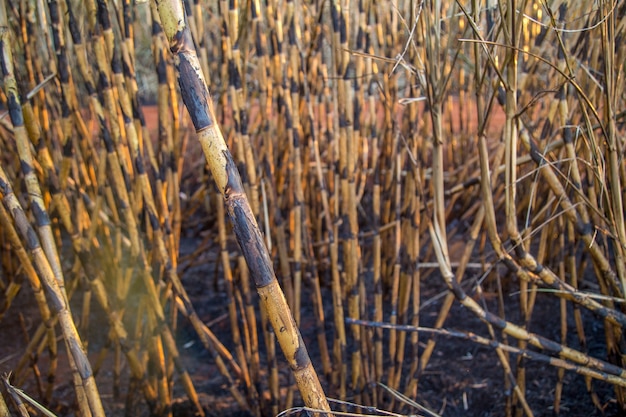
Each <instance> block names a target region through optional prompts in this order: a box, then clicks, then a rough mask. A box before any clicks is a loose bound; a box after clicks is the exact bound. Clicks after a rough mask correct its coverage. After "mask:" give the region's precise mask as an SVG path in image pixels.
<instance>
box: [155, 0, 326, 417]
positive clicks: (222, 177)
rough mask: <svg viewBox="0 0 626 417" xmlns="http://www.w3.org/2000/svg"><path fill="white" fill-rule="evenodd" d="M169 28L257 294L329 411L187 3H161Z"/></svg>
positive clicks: (304, 380) (301, 374) (313, 399)
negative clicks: (207, 77)
mask: <svg viewBox="0 0 626 417" xmlns="http://www.w3.org/2000/svg"><path fill="white" fill-rule="evenodd" d="M157 6H158V11H159V14H160V16H161V22H162V24H163V29H164V31H165V34H166V36H167V38H168V40H169V43H170V49H171V50H172V53H173V54H174V56H175V59H176V67H177V69H178V80H179V84H180V87H181V92H182V97H183V102H184V103H185V105H186V106H187V109H188V111H189V114H190V116H191V119H192V122H193V124H194V127H195V129H196V132H197V134H198V139H199V141H200V143H201V145H202V149H203V151H204V154H205V158H206V159H207V162H208V164H209V167H210V169H211V173H212V175H213V178H214V180H215V182H216V184H217V187H218V189H219V190H220V192H221V193H222V195H223V196H224V200H225V203H226V207H227V211H228V215H229V217H230V219H231V222H232V223H233V228H234V231H235V235H236V237H237V241H238V242H239V244H240V246H241V250H242V252H243V254H244V256H245V258H246V262H247V263H248V267H249V269H250V273H251V275H252V277H253V279H254V281H255V283H256V286H257V291H258V293H259V296H260V297H261V302H262V303H263V304H264V306H265V308H266V309H267V312H268V318H269V321H270V322H271V323H272V326H273V328H274V331H275V332H276V335H277V337H278V341H279V344H280V346H281V348H282V350H283V353H284V354H285V357H286V358H287V361H288V362H289V365H290V366H291V369H292V371H293V374H294V377H295V379H296V382H297V384H298V387H299V388H300V392H301V394H302V397H303V399H304V402H305V404H306V405H307V406H309V407H311V408H314V409H317V410H321V411H323V412H329V411H330V407H329V405H328V402H327V400H326V397H325V395H324V391H323V390H322V387H321V385H320V382H319V379H318V377H317V374H316V372H315V370H314V368H313V365H312V363H311V359H310V358H309V355H308V352H307V350H306V347H305V345H304V341H303V340H302V336H301V335H300V332H299V330H298V328H297V326H296V324H295V321H294V319H293V316H292V315H291V312H290V310H289V307H288V306H287V303H286V300H285V297H284V295H283V292H282V290H281V289H280V286H279V285H278V281H277V280H276V277H275V275H274V270H273V266H272V262H271V260H270V257H269V253H268V252H267V248H266V246H265V243H264V242H263V237H262V235H261V231H260V230H259V227H258V225H257V223H256V219H255V217H254V215H253V214H252V210H251V207H250V204H249V203H248V200H247V197H246V195H245V193H244V191H243V186H242V183H241V179H240V177H239V173H238V172H237V169H236V167H235V164H234V161H233V159H232V156H231V154H230V151H229V150H228V148H227V146H226V143H225V141H224V138H223V136H222V133H221V131H220V129H219V126H218V125H217V121H216V118H215V114H214V112H213V109H212V105H211V97H210V95H209V92H208V89H207V86H206V82H205V81H204V76H203V74H202V72H201V67H200V65H199V62H198V58H197V55H196V52H195V48H194V46H193V43H192V40H191V33H190V32H189V27H188V26H187V25H186V21H185V16H184V10H183V6H182V3H181V2H179V1H176V0H171V1H162V2H158V3H157Z"/></svg>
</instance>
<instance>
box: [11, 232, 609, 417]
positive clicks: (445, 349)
mask: <svg viewBox="0 0 626 417" xmlns="http://www.w3.org/2000/svg"><path fill="white" fill-rule="evenodd" d="M200 243H201V241H200V240H199V239H196V238H185V239H183V241H182V245H181V247H182V252H183V256H182V257H181V259H183V260H184V259H185V257H184V253H192V252H193V251H194V250H195V249H197V247H198V245H199V244H200ZM213 249H215V248H213ZM210 258H212V256H210ZM219 274H220V271H219V268H216V266H215V263H213V262H211V261H207V262H202V263H201V264H200V265H195V266H192V267H190V268H188V269H187V270H186V271H185V273H184V275H183V279H184V285H185V287H186V288H187V289H188V291H189V294H190V296H191V298H192V301H193V303H194V305H195V307H196V309H197V312H198V314H199V316H200V318H201V319H202V320H203V321H204V322H205V323H210V327H211V329H212V330H213V331H214V332H215V333H216V334H217V335H218V336H219V337H220V339H221V340H222V341H223V342H224V343H225V344H226V346H227V347H229V348H230V347H232V343H231V338H230V325H229V320H228V318H227V316H226V315H225V312H226V311H227V310H226V305H225V300H226V293H225V290H224V286H223V282H222V280H221V278H220V275H219ZM510 279H511V278H510V277H506V276H503V278H502V282H503V283H504V284H505V285H504V296H505V297H508V299H507V303H506V311H505V313H506V317H507V318H508V319H509V320H511V321H514V322H516V321H517V320H518V318H519V313H518V308H517V307H518V306H517V305H516V302H515V300H516V299H517V298H516V297H515V296H511V295H510V294H507V285H506V282H507V280H510ZM468 282H470V281H469V280H468ZM515 287H516V286H515V285H511V288H515ZM484 288H485V292H484V293H483V297H482V300H481V301H482V302H484V305H485V306H486V308H487V309H489V310H491V311H494V312H496V311H497V293H496V292H495V288H496V286H495V283H490V282H487V283H486V284H485V285H484ZM444 289H445V288H444V286H443V284H442V282H441V280H440V279H439V277H438V275H437V274H436V272H434V271H433V273H430V274H428V275H427V276H426V277H425V279H424V281H423V283H422V297H423V298H422V299H423V300H424V301H426V300H431V299H432V300H435V301H433V302H432V303H431V304H430V305H428V306H426V307H425V308H424V309H423V310H422V312H421V318H420V321H421V325H422V326H425V327H429V326H432V324H433V323H434V321H435V318H436V315H437V313H438V310H439V307H440V305H441V300H442V299H441V298H437V296H438V295H440V294H442V293H443V291H444ZM323 291H324V294H323V297H324V299H330V297H331V294H330V292H329V289H328V288H324V290H323ZM74 301H75V303H74V315H75V316H78V313H77V312H78V311H80V306H81V300H80V297H79V298H78V299H75V300H74ZM255 301H256V300H255ZM509 301H510V302H509ZM93 305H94V307H93V313H92V318H91V320H92V322H91V325H90V326H89V331H88V335H87V339H88V340H89V341H90V342H89V343H90V344H89V352H90V358H91V359H92V363H97V361H98V357H99V355H100V353H101V352H102V349H103V348H106V347H107V338H106V332H103V331H102V329H103V328H106V325H105V324H104V318H103V317H102V314H100V313H99V311H98V310H99V309H98V308H97V307H96V306H95V303H93ZM311 305H312V303H311V302H309V300H306V299H305V300H303V313H302V317H303V321H302V325H301V329H302V334H303V338H304V340H305V342H306V344H307V347H308V349H309V352H310V354H311V357H312V360H313V363H314V364H320V359H319V349H318V346H317V342H316V335H315V323H314V322H313V314H312V307H311ZM327 310H328V309H327ZM327 313H328V315H327V317H332V316H330V311H327ZM559 314H560V313H559V302H558V300H557V299H556V298H555V297H552V296H548V295H545V294H539V295H538V299H537V304H536V309H535V313H534V320H533V322H532V323H531V330H532V331H533V332H536V333H538V334H541V335H543V336H546V337H548V338H551V339H553V340H559V328H558V325H556V326H555V323H558V319H556V318H557V317H558V316H559ZM38 316H39V314H38V311H37V309H36V307H35V305H34V303H33V300H32V294H31V291H30V289H28V288H24V289H23V290H22V291H21V293H20V294H19V295H18V297H17V298H16V300H15V302H14V303H13V305H12V307H11V309H10V310H9V312H8V314H7V315H6V316H5V318H4V319H3V320H2V322H0V335H1V340H2V343H0V373H6V372H10V371H11V370H12V369H13V367H15V366H16V362H17V360H18V359H19V356H20V354H21V352H23V350H24V348H25V346H26V340H25V336H24V335H25V334H31V335H32V333H33V331H34V329H35V328H36V324H37V323H38V320H39V318H38ZM568 316H569V317H572V314H571V312H570V314H569V315H568ZM78 321H79V320H78ZM327 321H331V320H328V319H327ZM585 323H586V324H585V326H586V329H585V331H586V334H587V337H588V344H589V350H590V354H591V355H593V356H595V357H598V358H605V357H606V350H605V346H604V344H603V342H602V341H603V340H604V330H603V327H602V325H601V322H600V321H598V320H597V319H596V318H594V317H592V316H590V315H587V314H586V313H585ZM445 327H446V328H448V329H452V330H469V331H472V332H475V333H477V334H481V335H484V336H487V337H488V335H489V334H488V332H487V330H486V326H485V325H484V324H483V323H481V322H480V320H478V319H477V318H476V317H474V316H473V315H472V314H471V313H470V312H469V311H467V310H466V309H465V308H464V307H462V306H461V305H460V304H459V303H455V304H454V307H453V308H452V311H451V314H450V316H449V319H448V320H447V322H446V326H445ZM569 327H570V329H569V336H568V344H569V345H570V346H572V347H574V348H579V347H580V346H579V344H578V341H577V337H576V335H575V333H574V330H573V329H574V323H573V322H571V323H569ZM385 335H386V337H387V336H388V331H387V330H385ZM327 337H328V340H329V343H330V342H331V341H332V323H327ZM428 337H429V336H428V335H420V345H421V349H420V354H421V352H422V351H423V348H424V346H425V343H426V341H427V340H428ZM498 337H499V338H501V337H500V336H498ZM437 340H438V343H437V348H436V350H435V353H434V355H433V357H432V359H431V361H430V364H429V366H428V368H427V370H426V372H425V373H424V374H423V375H422V377H421V379H420V385H419V389H418V395H417V397H416V398H414V400H415V401H417V402H418V403H419V404H421V405H423V406H425V407H427V408H428V409H430V410H432V411H435V412H439V413H440V414H441V415H443V416H477V417H478V416H502V415H504V413H505V403H506V401H507V396H508V393H507V390H506V388H505V386H504V382H503V381H504V380H503V371H502V367H501V365H500V363H499V362H498V360H497V356H496V354H495V352H494V350H493V349H492V348H489V347H485V346H482V345H478V344H475V343H473V342H470V341H467V340H462V339H457V338H450V337H443V336H438V337H437ZM177 341H178V345H179V348H180V351H181V353H182V355H183V359H184V363H185V365H186V366H187V367H188V369H189V370H190V373H191V375H192V379H193V382H194V384H195V386H196V389H197V391H198V392H199V393H200V399H201V402H202V404H203V406H204V407H205V409H206V410H207V415H209V416H248V415H250V414H249V413H248V412H246V411H243V410H240V409H239V408H238V406H237V405H236V403H235V402H234V401H233V400H232V398H231V397H230V396H229V394H228V391H227V389H226V386H225V384H224V382H223V380H222V378H221V377H220V375H219V373H218V371H217V369H216V366H215V363H214V361H213V359H212V357H211V355H210V354H209V353H208V352H207V351H206V350H205V349H204V348H203V347H202V345H201V343H200V341H199V340H198V337H197V336H196V334H195V332H194V331H193V329H192V328H191V325H190V324H188V323H187V322H186V321H185V320H184V319H181V320H179V329H178V331H177ZM511 341H512V339H511V338H509V342H510V343H511ZM260 349H261V357H262V358H263V357H264V351H265V350H264V346H263V344H262V341H261V346H260ZM409 352H410V349H407V355H410V354H409ZM113 361H114V355H113V352H112V351H109V352H108V354H107V356H106V358H105V359H104V362H103V363H102V365H101V366H100V367H99V370H98V371H97V372H98V373H97V382H98V386H99V388H100V392H101V393H102V397H103V399H104V404H105V407H106V409H107V415H110V416H124V415H137V416H139V415H142V416H143V415H147V411H146V407H145V404H143V402H142V401H141V400H140V398H141V394H140V393H139V392H136V391H133V387H132V386H129V384H130V383H129V378H128V371H127V370H124V372H123V374H122V376H121V378H120V381H121V384H120V388H121V389H120V391H121V394H122V395H119V396H116V395H114V393H113V380H114V375H113V371H112V369H113ZM410 361H411V357H410V356H407V358H406V360H405V362H406V363H408V362H410ZM37 363H38V368H39V370H40V371H41V372H42V374H43V375H42V378H45V373H46V372H47V356H46V353H45V351H44V353H42V354H41V355H40V357H39V358H38V361H37ZM511 363H512V364H513V366H515V358H514V357H513V356H512V357H511ZM524 366H525V368H526V373H527V400H528V403H529V404H530V405H531V408H532V410H533V412H534V413H535V415H536V416H552V415H555V413H554V409H553V401H554V394H555V386H556V382H557V378H558V376H557V369H556V368H554V367H552V366H549V365H546V364H543V363H537V362H534V361H525V362H524ZM318 368H319V367H318ZM279 369H280V373H281V378H282V379H283V380H285V379H286V378H288V372H287V367H286V363H285V361H284V360H283V358H282V357H280V356H279ZM318 371H320V370H319V369H318ZM33 375H34V374H33V372H32V371H29V372H27V378H26V380H24V381H23V382H21V384H20V387H21V388H22V389H23V390H25V391H26V392H28V393H29V394H30V395H32V396H34V397H35V398H37V393H38V387H37V384H36V382H35V378H34V377H33ZM56 381H57V383H56V387H55V392H54V398H53V402H52V404H50V408H51V409H52V410H53V411H54V412H55V413H57V415H59V416H72V415H75V411H74V410H75V400H74V394H73V388H72V384H71V378H70V377H69V373H68V370H67V362H66V355H65V352H64V349H63V348H62V344H60V348H59V371H58V372H57V375H56ZM174 381H175V383H174V395H175V397H176V398H178V400H177V401H176V403H175V407H174V415H176V416H187V415H193V413H192V409H191V407H190V406H189V404H188V403H187V401H186V400H185V396H184V393H183V391H182V388H181V387H180V383H179V380H178V378H177V377H175V378H174ZM383 382H384V381H383ZM563 382H564V386H563V395H562V401H561V415H565V416H596V415H597V416H600V415H606V416H612V415H620V414H619V413H618V409H617V406H616V403H615V400H614V397H615V395H614V392H613V390H612V387H611V386H610V385H608V384H606V383H603V382H598V381H594V382H593V389H594V392H595V394H596V395H597V397H598V400H599V403H600V404H601V405H602V406H603V407H604V412H602V411H600V410H598V409H597V408H596V407H594V405H593V402H592V401H591V397H590V394H589V393H588V392H587V388H586V386H585V380H584V378H583V377H582V376H579V375H576V374H574V373H573V372H566V373H565V377H564V380H563ZM127 392H128V393H129V394H131V395H129V396H128V397H129V398H131V399H135V400H136V402H135V403H130V402H128V400H127V398H126V397H127V396H126V395H125V393H127ZM138 399H139V400H138ZM298 401H299V399H298V398H297V397H296V402H295V404H296V405H297V404H299V402H298ZM381 408H383V409H384V408H385V407H384V406H381ZM281 409H282V408H281ZM125 410H126V411H125ZM396 411H400V412H402V413H403V414H406V415H409V414H410V415H414V414H416V415H423V413H422V414H420V413H419V412H418V410H415V409H410V408H404V409H397V408H396Z"/></svg>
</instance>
